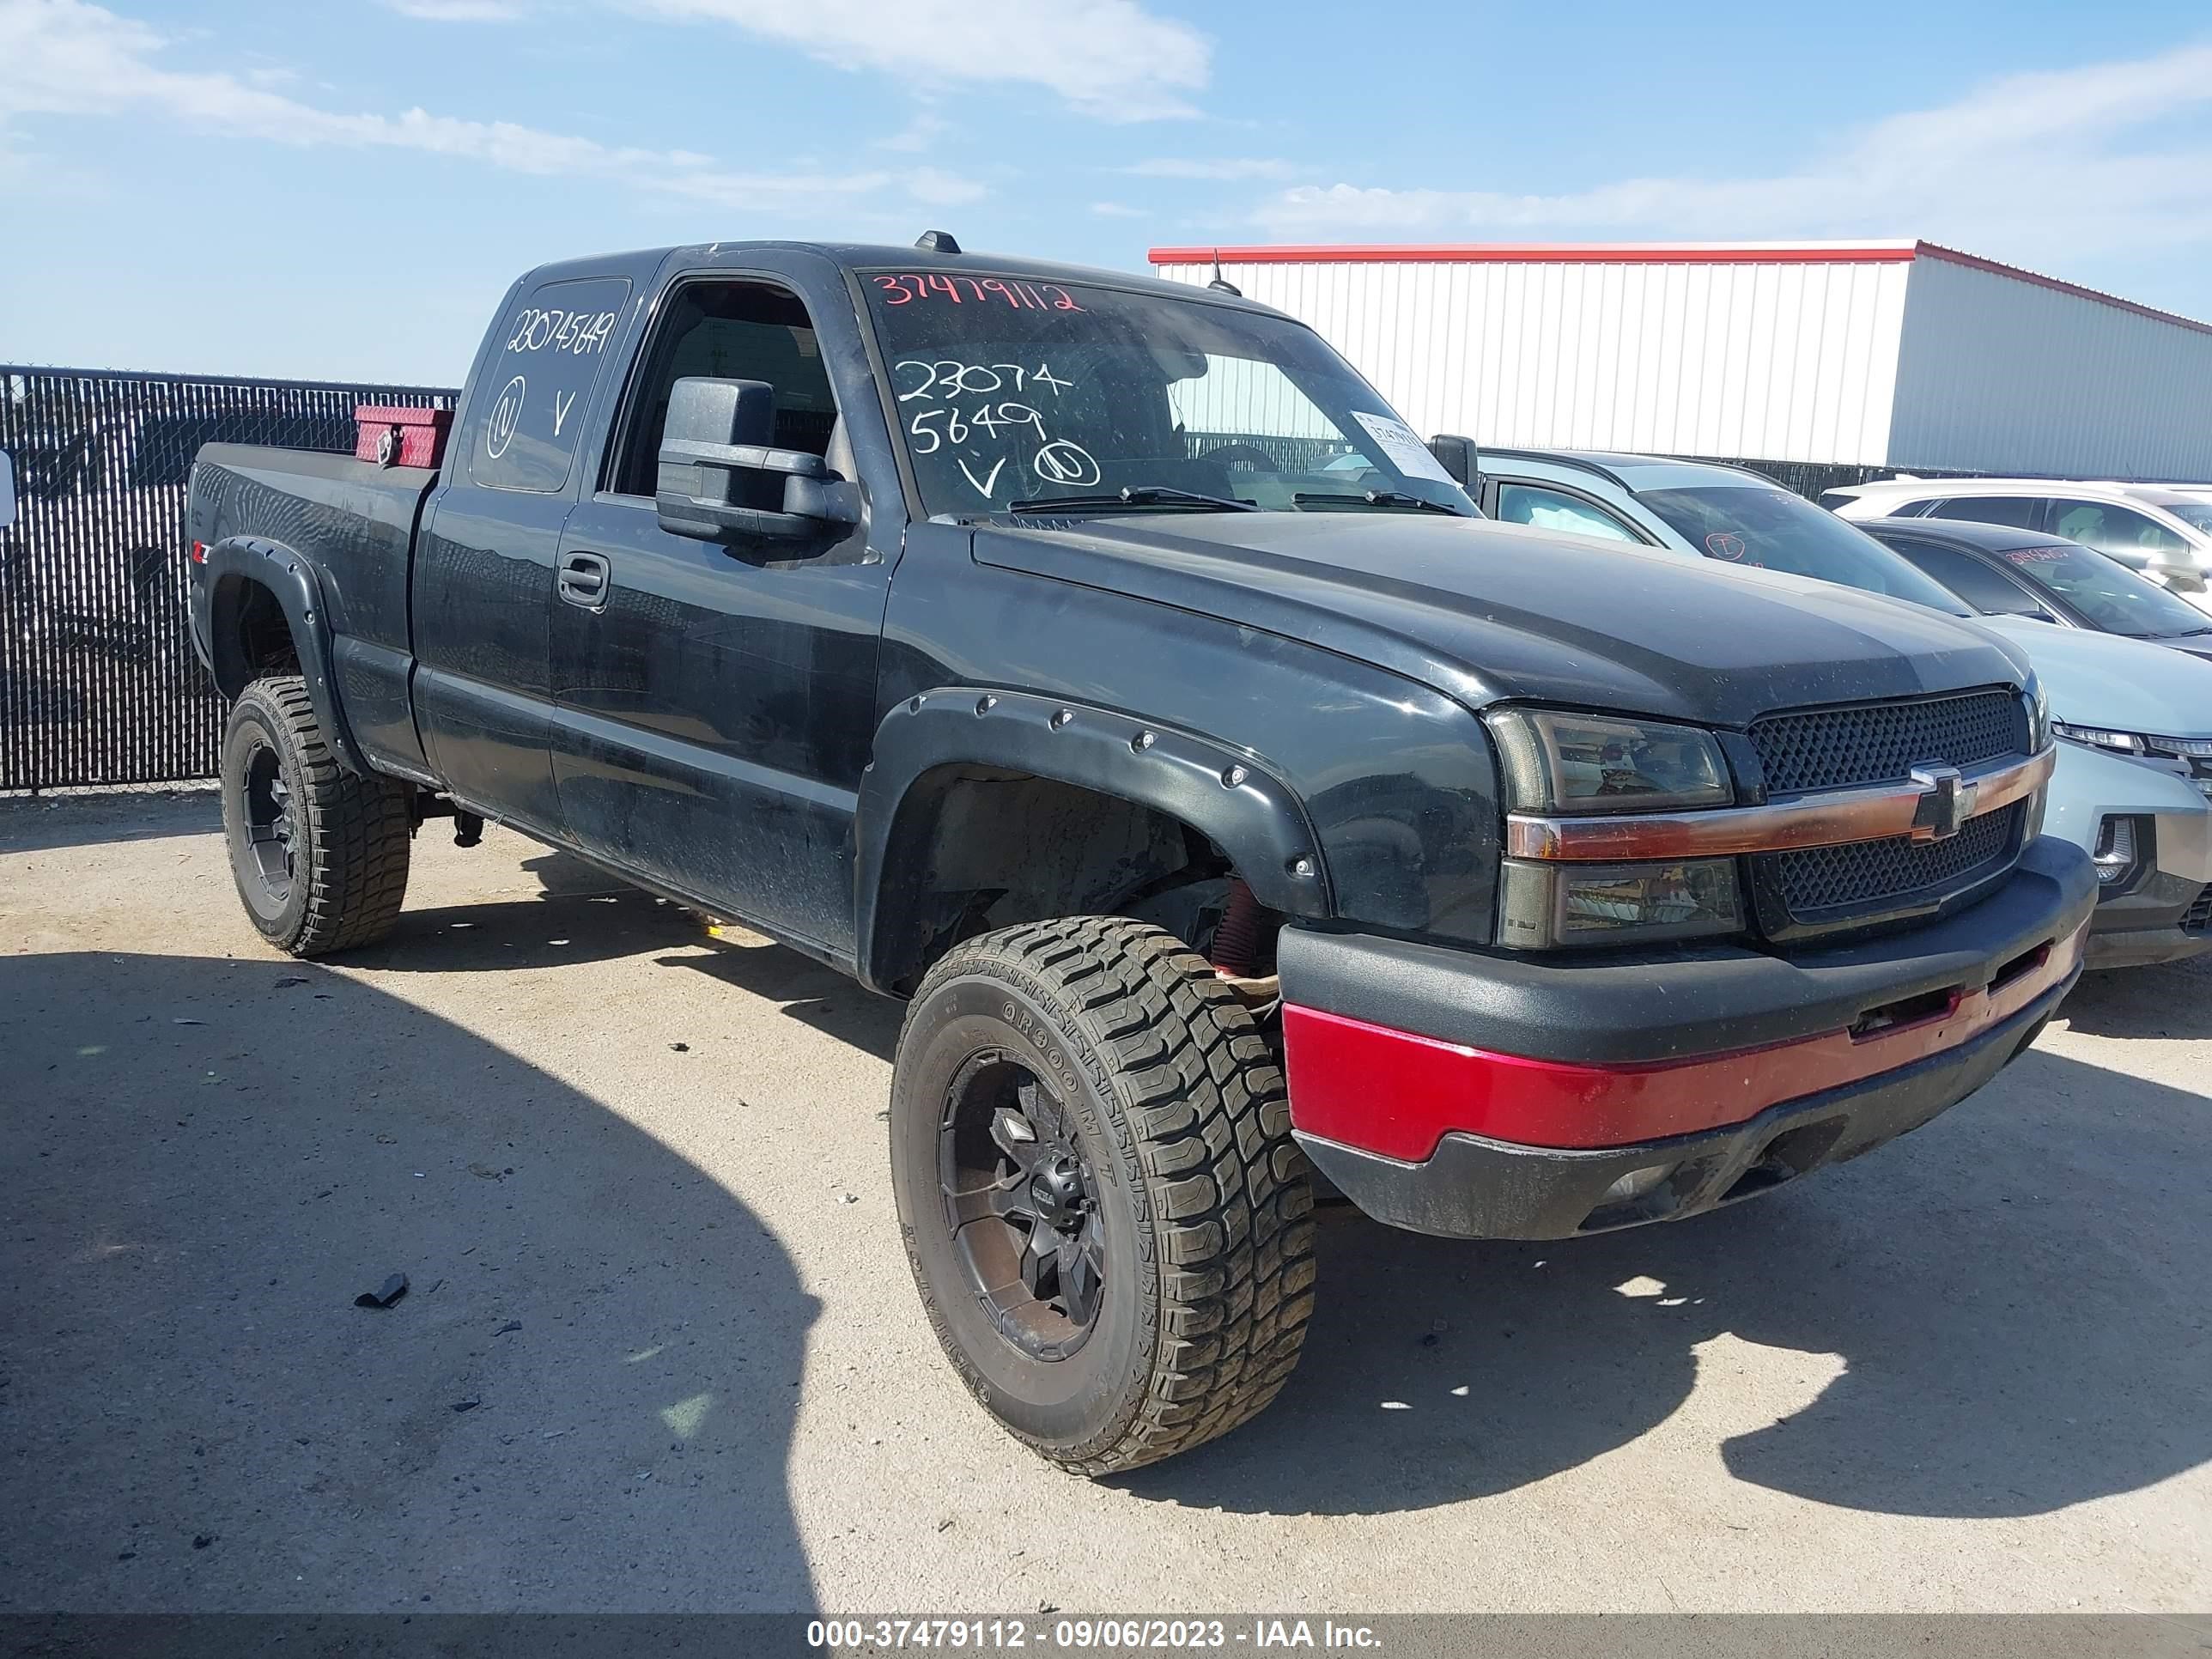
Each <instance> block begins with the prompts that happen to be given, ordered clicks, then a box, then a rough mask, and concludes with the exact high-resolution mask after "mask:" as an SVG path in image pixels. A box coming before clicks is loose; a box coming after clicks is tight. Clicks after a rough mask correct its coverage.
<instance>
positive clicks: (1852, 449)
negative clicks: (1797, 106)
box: [1152, 241, 2212, 480]
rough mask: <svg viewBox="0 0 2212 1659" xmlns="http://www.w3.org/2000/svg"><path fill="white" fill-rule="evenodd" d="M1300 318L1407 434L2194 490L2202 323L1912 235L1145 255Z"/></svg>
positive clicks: (2210, 474)
mask: <svg viewBox="0 0 2212 1659" xmlns="http://www.w3.org/2000/svg"><path fill="white" fill-rule="evenodd" d="M1217 257H1218V262H1219V270H1220V273H1221V274H1222V275H1223V276H1225V277H1226V278H1227V279H1228V280H1229V281H1230V282H1231V283H1235V284H1236V285H1237V288H1239V289H1242V290H1243V292H1244V293H1245V294H1246V295H1249V297H1251V298H1253V299H1255V300H1259V301H1264V302H1265V303H1267V304H1268V305H1272V306H1274V307H1278V308H1279V309H1281V310H1284V311H1287V312H1289V313H1291V314H1292V315H1293V316H1296V317H1298V318H1301V319H1304V321H1306V322H1308V323H1310V324H1312V325H1314V326H1315V327H1316V329H1318V330H1320V331H1321V332H1322V334H1323V335H1324V336H1326V337H1328V340H1329V341H1330V342H1331V343H1333V344H1334V345H1335V346H1336V348H1337V349H1339V350H1340V351H1342V352H1343V353H1344V354H1345V355H1346V356H1347V357H1349V358H1351V360H1352V362H1354V363H1355V364H1356V365H1358V368H1360V369H1361V371H1362V372H1363V373H1364V374H1366V375H1367V376H1368V378H1369V379H1370V380H1373V381H1374V382H1375V383H1376V386H1378V387H1379V388H1381V390H1382V391H1383V392H1384V394H1385V395H1386V396H1388V397H1389V398H1390V400H1391V401H1392V402H1393V403H1394V404H1396V405H1397V407H1398V409H1399V410H1400V411H1401V413H1403V414H1404V415H1405V416H1406V417H1407V420H1409V421H1411V422H1413V423H1414V424H1415V426H1416V427H1418V428H1419V430H1421V431H1423V432H1457V433H1463V434H1465V435H1468V436H1469V437H1472V438H1474V440H1475V441H1476V442H1477V443H1478V444H1484V443H1488V444H1495V445H1508V444H1525V445H1531V446H1540V447H1552V448H1595V449H1624V450H1644V451H1651V452H1656V453H1662V454H1670V455H1699V456H1708V457H1713V458H1717V459H1745V460H1764V461H1790V462H1801V463H1811V464H1814V465H1832V466H1845V467H1895V468H1902V469H1905V470H1911V469H1913V468H1925V469H1929V470H1948V471H1979V472H1999V473H2021V474H2034V475H2041V476H2051V475H2054V474H2056V475H2057V476H2061V477H2118V478H2160V479H2174V480H2182V479H2186V480H2212V325H2208V324H2204V323H2200V322H2195V321H2192V320H2191V319H2188V318H2185V317H2178V316H2174V315H2172V314H2171V313H2166V312H2161V311H2155V310H2153V309H2151V308H2150V307H2148V306H2141V305H2136V304H2135V303H2133V302H2132V301H2126V300H2121V299H2118V298H2115V297H2113V296H2112V295H2106V294H2100V293H2097V292H2095V291H2093V290H2092V289H2086V288H2081V287H2077V286H2076V285H2075V284H2073V283H2063V282H2059V281H2057V280H2056V279H2054V278H2051V277H2048V276H2037V275H2035V274H2033V272H2030V271H2026V270H2016V269H2015V268H2013V267H2011V266H2008V265H2002V264H1996V263H1995V262H1994V261H1991V260H1988V259H1982V258H1975V257H1974V256H1972V255H1971V254H1966V253H1960V252H1954V250H1952V249H1949V248H1943V247H1937V246H1933V245H1932V244H1930V243H1927V242H1918V241H1898V242H1850V243H1837V242H1820V243H1791V244H1781V243H1770V242H1727V243H1643V244H1623V245H1614V246H1602V245H1590V246H1581V245H1577V246H1406V247H1399V246H1383V247H1222V248H1219V249H1215V248H1212V247H1210V246H1206V247H1164V248H1155V249H1153V250H1152V264H1154V265H1155V266H1156V267H1158V274H1159V275H1161V276H1166V277H1170V278H1173V279H1179V280H1182V281H1186V282H1193V283H1205V282H1207V281H1209V280H1211V279H1212V276H1213V275H1214V272H1215V269H1216V264H1215V262H1216V259H1217Z"/></svg>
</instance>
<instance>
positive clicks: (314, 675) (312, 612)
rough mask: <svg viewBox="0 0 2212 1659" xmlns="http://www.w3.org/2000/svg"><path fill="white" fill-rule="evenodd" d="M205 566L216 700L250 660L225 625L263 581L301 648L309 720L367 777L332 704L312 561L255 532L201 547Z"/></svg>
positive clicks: (232, 694) (231, 689)
mask: <svg viewBox="0 0 2212 1659" xmlns="http://www.w3.org/2000/svg"><path fill="white" fill-rule="evenodd" d="M206 570H207V578H206V580H207V588H208V665H209V667H210V669H211V670H212V671H213V672H214V676H215V683H216V690H218V691H220V692H221V693H222V697H223V701H224V702H234V701H236V699H237V697H238V695H239V693H240V692H241V691H243V690H246V684H247V682H248V681H249V680H250V678H252V665H251V664H249V663H248V662H246V659H245V657H244V655H243V653H241V652H240V648H239V641H238V632H237V630H236V629H234V628H232V627H230V626H228V623H230V621H231V619H232V617H233V616H234V613H235V611H236V608H237V607H238V606H239V605H242V604H243V603H244V602H245V596H246V588H247V586H259V587H265V588H267V589H268V590H269V592H270V595H271V596H272V597H273V598H274V599H276V605H277V608H278V609H279V610H281V611H283V613H284V623H285V626H286V627H287V628H288V629H289V630H290V631H291V635H292V645H293V648H294V649H295V650H296V651H297V652H298V653H300V673H301V678H304V679H305V680H306V681H307V701H308V702H310V703H312V704H313V706H314V710H315V720H316V722H317V723H318V724H319V726H321V727H322V728H323V734H324V737H325V738H326V739H327V740H328V742H329V744H330V745H331V753H333V754H334V755H336V756H337V761H338V764H339V765H341V766H343V767H344V768H345V769H346V770H348V771H349V772H354V773H358V774H360V775H362V776H364V777H366V776H368V775H369V772H370V767H369V764H368V761H367V759H366V758H364V757H363V756H362V752H361V749H360V747H359V745H357V744H356V743H355V742H354V739H353V728H352V727H351V726H348V725H347V724H346V720H345V715H344V714H343V711H342V710H341V709H340V708H339V707H338V700H337V692H336V690H335V689H334V677H333V674H332V671H331V664H332V653H331V619H330V612H329V611H327V610H325V607H324V605H323V586H322V583H321V581H320V580H319V579H318V578H317V577H316V575H315V571H314V567H313V565H311V564H309V563H308V562H307V561H306V560H305V559H303V558H301V556H299V555H298V554H297V553H295V552H294V551H293V550H291V549H290V548H289V547H286V546H285V545H284V544H283V543H281V542H272V541H269V540H267V539H265V538H262V537H259V536H232V537H228V538H225V539H223V540H222V541H219V542H217V543H216V544H215V545H213V546H212V547H210V548H209V549H208V551H207V564H206Z"/></svg>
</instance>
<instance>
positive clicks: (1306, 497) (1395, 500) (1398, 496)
mask: <svg viewBox="0 0 2212 1659" xmlns="http://www.w3.org/2000/svg"><path fill="white" fill-rule="evenodd" d="M1291 501H1295V502H1296V503H1297V505H1298V506H1300V507H1304V505H1305V504H1306V503H1307V502H1308V501H1345V502H1348V503H1356V502H1362V501H1364V502H1365V503H1366V504H1367V505H1368V506H1370V507H1419V508H1421V509H1422V510H1424V511H1425V512H1429V513H1450V514H1451V515H1452V517H1454V518H1455V519H1463V518H1465V517H1466V516H1467V514H1466V513H1462V512H1461V511H1460V510H1459V509H1458V508H1457V507H1446V506H1445V505H1444V504H1443V502H1442V501H1431V500H1430V499H1429V498H1428V497H1427V496H1425V495H1407V493H1406V492H1405V491H1404V490H1402V489H1363V490H1361V491H1360V492H1359V493H1358V495H1328V494H1326V493H1319V492H1314V491H1309V490H1300V491H1299V492H1298V493H1297V495H1293V496H1291Z"/></svg>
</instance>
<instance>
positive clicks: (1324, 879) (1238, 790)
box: [853, 686, 1330, 990]
mask: <svg viewBox="0 0 2212 1659" xmlns="http://www.w3.org/2000/svg"><path fill="white" fill-rule="evenodd" d="M873 756H874V757H873V759H872V761H871V762H870V763H869V765H868V768H867V770H866V773H865V774H864V775H863V776H862V778H861V781H860V799H859V801H858V803H857V808H856V811H855V814H854V911H853V915H854V945H855V947H856V949H855V955H856V956H857V957H858V958H859V964H858V965H859V968H860V975H861V978H862V979H863V981H865V982H866V984H868V985H869V986H870V987H871V988H873V989H878V990H882V989H884V988H886V987H887V985H888V983H889V977H888V975H890V970H891V969H892V968H893V967H894V966H895V963H893V961H892V954H893V950H894V948H895V945H896V939H897V936H898V928H899V924H900V922H901V921H902V920H903V918H902V917H901V916H899V915H896V899H895V898H894V899H892V900H891V902H890V903H889V904H887V903H886V895H887V894H888V893H892V892H893V891H895V890H896V891H912V890H914V888H915V884H916V878H918V876H919V874H920V872H918V871H916V870H915V869H913V868H912V867H910V866H909V865H908V863H907V862H906V860H905V855H904V854H903V853H902V848H905V847H906V846H908V844H910V841H911V831H912V830H913V829H914V828H915V815H916V814H917V813H921V812H928V811H933V810H934V807H935V805H936V802H937V800H938V799H939V798H941V796H942V794H943V793H945V789H947V788H949V787H950V786H951V782H952V781H953V780H952V775H951V774H952V771H953V769H957V768H959V767H962V766H982V767H993V768H1003V769H1006V770H1007V771H1010V772H1019V773H1024V774H1027V775H1031V776H1035V777H1040V778H1049V779H1052V780H1054V781H1057V782H1060V783H1067V784H1073V785H1075V786H1077V787H1080V788H1085V789H1090V790H1094V791H1096V792H1097V793H1100V794H1103V795H1110V796H1114V797H1115V798H1117V799H1122V800H1126V801H1129V802H1131V803H1133V805H1139V806H1145V807H1150V808H1152V809H1153V810H1155V811H1159V812H1162V813H1164V814H1166V815H1167V816H1168V817H1172V818H1175V819H1176V820H1178V821H1180V822H1181V823H1186V824H1188V825H1189V826H1190V827H1191V828H1193V829H1196V830H1198V831H1199V832H1200V834H1201V835H1204V836H1208V837H1209V838H1211V839H1212V841H1213V842H1214V843H1215V844H1216V845H1217V846H1218V847H1219V848H1221V849H1222V850H1223V851H1224V852H1225V853H1226V854H1228V855H1229V857H1230V859H1231V861H1232V862H1233V863H1234V864H1235V865H1236V866H1237V872H1238V873H1239V874H1241V875H1242V876H1243V878H1244V879H1245V880H1246V881H1247V882H1249V884H1251V888H1252V891H1253V894H1254V896H1256V897H1257V898H1258V899H1259V901H1260V902H1261V903H1262V904H1264V905H1266V906H1267V907H1268V908H1271V909H1274V910H1279V911H1282V912H1283V913H1285V915H1294V916H1303V917H1307V918H1310V919H1318V918H1322V917H1325V916H1327V915H1329V914H1330V910H1329V893H1328V872H1327V870H1326V868H1325V866H1323V864H1322V855H1321V842H1320V838H1319V837H1318V836H1316V834H1315V833H1314V829H1313V825H1312V823H1311V822H1310V820H1309V819H1308V818H1307V817H1306V812H1305V808H1304V805H1302V804H1301V803H1300V801H1299V800H1298V799H1297V795H1296V794H1295V793H1292V792H1291V789H1290V788H1289V787H1288V786H1287V785H1285V783H1284V782H1283V781H1281V780H1280V779H1279V778H1278V777H1276V776H1275V775H1273V773H1272V772H1270V771H1269V770H1268V769H1267V766H1266V765H1265V763H1262V762H1261V760H1260V759H1259V758H1258V757H1255V756H1254V755H1252V754H1251V753H1249V751H1247V750H1241V749H1237V748H1235V747H1232V746H1231V745H1229V744H1223V743H1219V742H1218V741H1215V740H1214V739H1212V738H1201V737H1198V736H1195V735H1194V734H1192V733H1190V732H1184V731H1180V730H1177V729H1176V728H1175V727H1172V726H1163V725H1160V724H1158V722H1156V721H1151V720H1138V719H1136V718H1134V717H1133V716H1131V715H1127V714H1116V713H1115V712H1113V711H1111V710H1109V709H1104V708H1095V707H1091V706H1090V705H1087V704H1083V703H1079V702H1070V701H1068V700H1066V699H1064V698H1054V697H1042V696H1033V695H1030V694H1028V693H1024V692H1016V691H994V690H988V689H987V688H982V687H971V686H946V687H941V688H939V689H938V690H933V691H928V692H924V693H921V694H919V695H917V696H911V697H908V698H907V699H906V700H905V701H904V702H901V703H899V704H898V705H897V706H896V707H895V708H892V710H891V711H890V714H886V715H885V716H884V720H883V722H882V724H881V725H879V726H878V727H877V728H876V738H875V746H874V750H873ZM935 778H941V779H942V782H941V783H933V779H935Z"/></svg>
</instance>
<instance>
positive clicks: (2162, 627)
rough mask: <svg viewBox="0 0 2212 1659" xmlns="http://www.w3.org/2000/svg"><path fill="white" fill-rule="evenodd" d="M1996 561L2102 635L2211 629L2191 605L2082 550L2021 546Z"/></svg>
mask: <svg viewBox="0 0 2212 1659" xmlns="http://www.w3.org/2000/svg"><path fill="white" fill-rule="evenodd" d="M1997 556H1998V557H1999V558H2001V559H2002V560H2003V561H2004V562H2005V563H2007V564H2008V565H2009V566H2011V567H2012V568H2014V569H2015V570H2017V571H2019V572H2020V574H2021V575H2023V576H2025V577H2027V579H2028V580H2030V581H2032V582H2033V583H2034V584H2035V585H2036V586H2038V587H2041V588H2045V589H2048V590H2049V591H2050V592H2051V593H2052V594H2054V595H2056V596H2057V598H2059V599H2063V600H2064V601H2065V602H2066V603H2067V604H2068V605H2071V606H2073V607H2074V609H2075V610H2076V611H2080V612H2081V614H2082V615H2083V616H2085V617H2087V618H2088V619H2089V620H2090V621H2091V622H2093V623H2095V624H2096V625H2097V626H2098V627H2100V628H2101V629H2104V630H2105V631H2106V633H2108V634H2132V635H2135V636H2136V638H2137V639H2147V640H2158V639H2172V638H2176V637H2178V636H2179V635H2184V634H2201V633H2203V632H2204V631H2205V630H2206V629H2212V617H2208V616H2206V615H2205V614H2204V613H2203V611H2199V610H2198V609H2197V607H2196V606H2195V605H2191V604H2189V603H2188V602H2187V601H2186V600H2184V599H2176V598H2174V596H2173V595H2172V594H2171V593H2169V592H2166V590H2165V589H2164V588H2162V587H2160V586H2158V584H2157V583H2155V582H2149V581H2145V580H2143V579H2142V577H2141V576H2138V575H2136V573H2135V572H2134V571H2132V570H2130V569H2129V568H2127V567H2126V566H2125V565H2123V564H2118V563H2116V562H2113V561H2112V560H2111V559H2108V558H2106V556H2104V555H2103V554H2101V553H2093V552H2091V551H2090V550H2088V549H2087V548H2086V547H2074V546H2058V547H2021V548H2015V549H2014V550H2011V551H2010V552H2007V553H2000V554H1998V555H1997Z"/></svg>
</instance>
